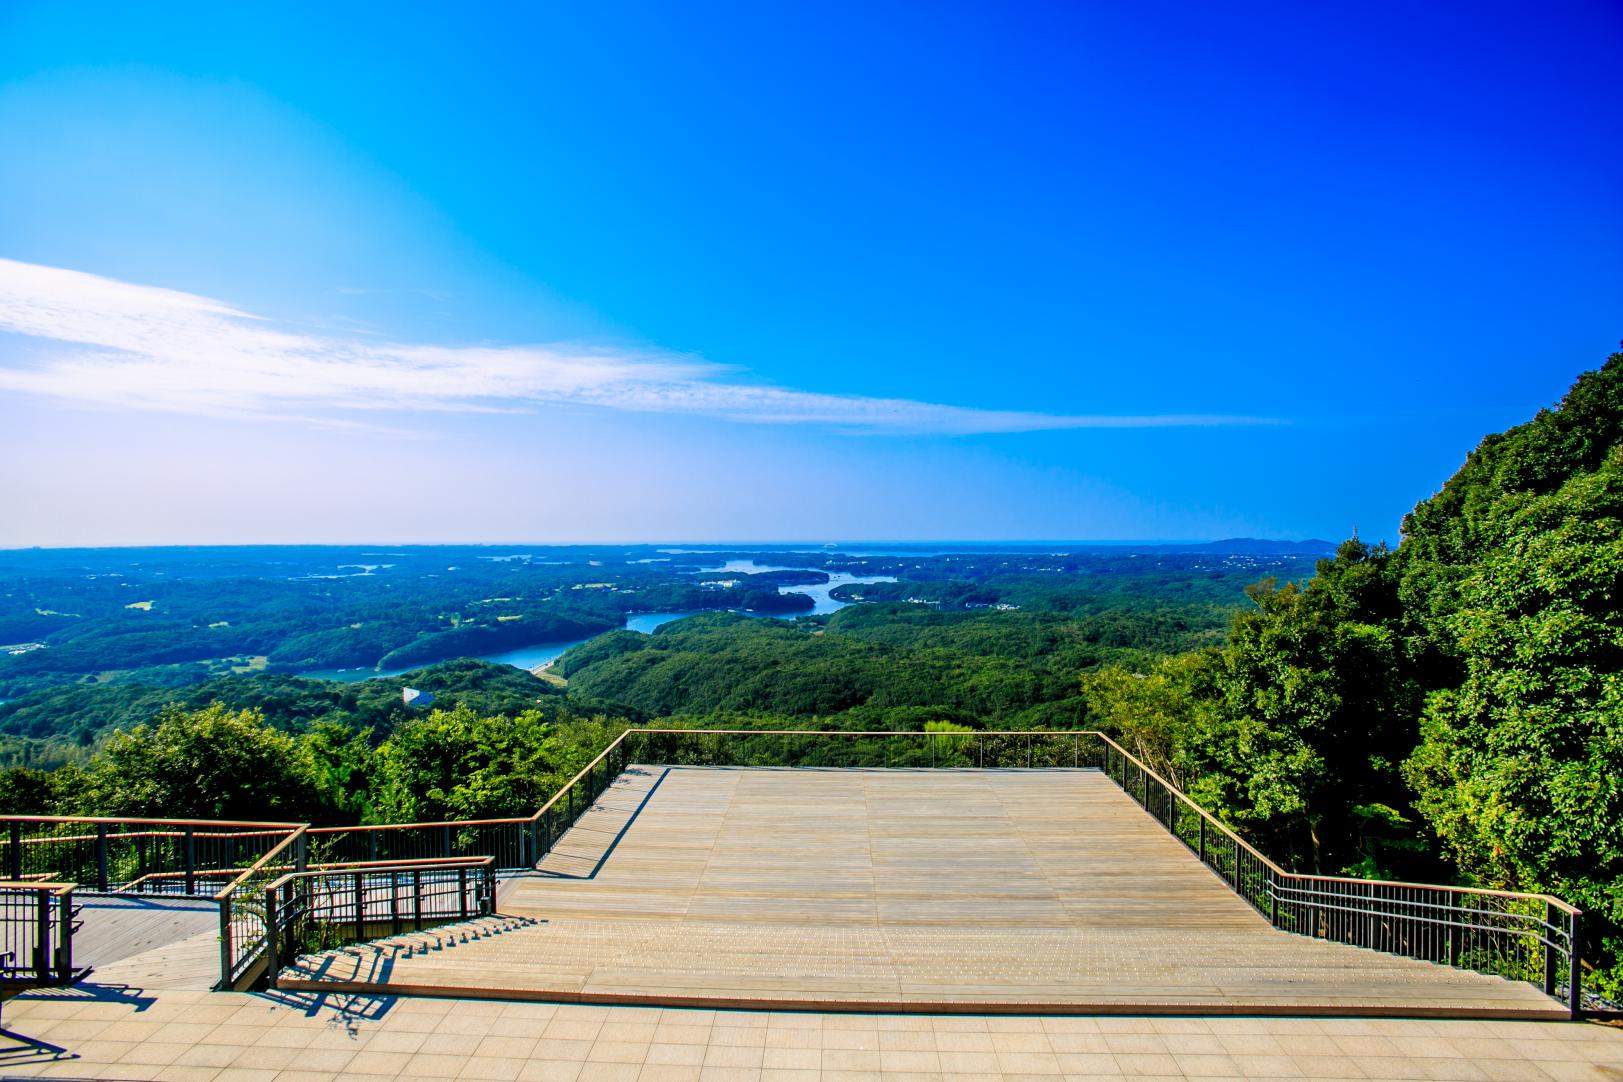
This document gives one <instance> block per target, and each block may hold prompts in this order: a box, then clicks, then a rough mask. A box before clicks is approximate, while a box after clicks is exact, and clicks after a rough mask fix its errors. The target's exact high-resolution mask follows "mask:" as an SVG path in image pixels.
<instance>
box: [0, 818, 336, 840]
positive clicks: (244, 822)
mask: <svg viewBox="0 0 1623 1082" xmlns="http://www.w3.org/2000/svg"><path fill="white" fill-rule="evenodd" d="M0 822H6V823H11V822H23V823H155V824H158V825H160V826H197V827H265V828H267V830H266V831H265V833H270V832H274V831H276V830H292V829H293V828H294V827H300V826H304V824H303V823H273V822H266V821H264V820H259V819H148V818H145V817H122V816H116V815H0ZM0 840H3V839H0Z"/></svg>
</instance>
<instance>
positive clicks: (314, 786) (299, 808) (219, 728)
mask: <svg viewBox="0 0 1623 1082" xmlns="http://www.w3.org/2000/svg"><path fill="white" fill-rule="evenodd" d="M83 810H84V811H86V812H92V813H95V814H100V815H126V816H153V817H164V818H181V819H193V818H195V819H270V820H275V821H284V820H285V821H301V822H303V821H308V820H309V819H311V818H316V817H319V816H320V815H321V814H322V813H324V812H325V810H326V808H325V801H324V800H323V799H322V796H321V792H320V787H319V785H318V783H317V780H316V774H315V771H314V769H313V766H312V763H311V760H310V757H309V755H308V753H307V752H306V751H305V749H304V748H302V747H301V746H300V745H299V743H298V742H297V741H295V740H294V739H293V738H292V737H290V736H288V735H287V734H285V733H280V732H277V731H276V730H275V729H273V728H271V727H270V726H269V725H266V724H265V721H264V718H263V716H262V715H260V713H259V712H258V711H256V710H240V711H232V710H228V709H227V708H225V707H224V706H221V705H219V704H218V703H216V704H214V705H212V706H208V707H205V708H203V709H201V710H182V709H180V708H178V707H170V708H167V709H165V710H164V711H162V712H161V713H160V714H159V715H158V719H157V723H156V724H155V725H137V726H136V727H135V728H133V729H130V730H129V731H127V732H121V733H114V734H113V735H112V736H111V737H110V738H108V740H107V743H106V744H105V745H104V746H103V748H102V750H101V753H100V754H99V755H98V756H97V758H96V760H95V761H94V764H93V765H92V767H91V768H90V770H89V772H88V777H87V778H86V785H85V793H84V798H83Z"/></svg>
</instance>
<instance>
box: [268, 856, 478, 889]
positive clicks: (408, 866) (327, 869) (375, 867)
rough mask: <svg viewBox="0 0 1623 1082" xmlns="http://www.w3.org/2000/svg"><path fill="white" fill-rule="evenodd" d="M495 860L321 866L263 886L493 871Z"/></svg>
mask: <svg viewBox="0 0 1623 1082" xmlns="http://www.w3.org/2000/svg"><path fill="white" fill-rule="evenodd" d="M495 866H496V858H495V857H444V858H440V859H437V860H400V861H393V860H369V861H356V862H354V863H351V864H321V865H317V866H315V867H312V868H307V869H305V870H304V871H302V872H288V873H287V874H286V875H284V876H282V877H281V878H280V879H277V880H275V881H274V882H271V883H267V884H265V889H266V890H277V889H279V888H281V887H284V886H286V885H287V884H289V883H291V882H293V881H294V880H295V879H317V878H320V877H321V876H324V875H364V874H365V873H367V872H417V871H433V870H436V869H442V870H445V871H457V870H459V869H462V868H480V869H494V868H495Z"/></svg>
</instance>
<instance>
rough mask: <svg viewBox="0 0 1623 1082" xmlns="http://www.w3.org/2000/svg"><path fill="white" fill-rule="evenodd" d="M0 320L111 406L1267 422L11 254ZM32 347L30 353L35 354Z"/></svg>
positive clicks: (1029, 425) (925, 421) (1017, 424)
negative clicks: (293, 311)
mask: <svg viewBox="0 0 1623 1082" xmlns="http://www.w3.org/2000/svg"><path fill="white" fill-rule="evenodd" d="M0 331H4V332H10V333H11V334H14V335H19V336H23V337H24V338H27V339H31V340H33V341H34V342H35V343H36V344H37V346H36V348H34V349H32V350H4V349H3V348H0V390H5V391H12V392H20V393H26V394H34V395H41V396H46V397H51V398H56V399H63V400H68V401H73V402H79V403H84V404H90V405H98V406H103V407H109V408H120V409H140V410H163V411H169V412H178V413H191V414H202V415H207V416H215V417H221V416H225V417H254V418H259V419H264V420H280V421H287V420H294V421H300V422H304V423H309V424H318V425H326V426H338V427H352V426H355V425H357V424H360V425H363V426H365V427H369V428H375V427H381V426H372V425H370V424H369V423H368V422H362V421H357V420H355V419H353V414H354V413H356V412H363V413H364V412H371V411H404V412H425V411H437V412H464V413H465V412H482V413H512V412H528V411H530V410H532V409H533V408H535V407H536V406H537V405H544V404H566V405H567V404H575V405H585V406H594V407H601V408H604V409H611V410H623V411H634V412H641V413H668V414H690V415H698V416H705V417H715V418H720V419H724V420H730V421H738V422H747V423H754V424H775V425H782V424H799V425H806V424H810V425H820V426H825V427H831V428H838V429H844V430H848V431H853V432H865V433H910V434H939V435H972V434H985V433H1007V432H1034V431H1043V430H1054V429H1074V428H1153V427H1173V426H1196V425H1200V426H1204V425H1246V424H1270V423H1275V422H1273V421H1270V420H1269V419H1267V418H1258V417H1231V416H1208V415H1181V414H1173V415H1150V416H1110V415H1093V416H1077V415H1056V414H1048V413H1028V412H1023V411H1011V410H982V409H974V408H969V407H962V406H951V405H943V404H937V403H931V402H916V401H911V400H908V399H897V398H871V397H866V396H863V395H837V394H818V393H814V392H809V391H798V390H793V389H788V388H779V387H771V386H767V385H763V384H751V383H746V382H737V381H736V380H728V379H726V378H724V377H725V376H726V375H727V374H728V373H729V371H730V370H729V369H726V368H724V367H722V366H720V365H714V364H710V363H708V362H705V361H703V360H700V359H697V358H692V357H686V356H681V355H678V354H671V353H662V352H659V351H655V350H637V349H630V348H620V347H594V346H587V345H576V344H568V343H565V344H557V345H540V346H436V345H414V344H383V343H379V342H376V341H352V340H347V339H344V338H340V337H336V336H331V335H322V334H312V333H299V332H295V331H290V330H285V329H281V328H278V327H277V326H275V325H274V324H273V323H272V322H271V321H269V320H267V319H265V318H263V317H260V316H257V315H254V314H253V313H250V312H245V311H242V310H241V309H238V308H235V307H232V306H231V305H229V304H226V303H224V302H221V301H217V300H213V299H211V298H208V297H201V296H197V295H195V294H191V293H183V292H179V291H176V290H169V289H158V288H154V287H150V286H141V285H134V284H131V283H127V282H120V281H116V280H114V279H111V278H103V277H99V276H97V275H92V274H84V273H81V272H79V271H70V270H62V269H59V268H54V267H45V266H39V265H37V264H31V263H21V262H16V261H12V260H5V259H0ZM25 352H26V353H33V354H37V357H36V358H34V359H33V360H32V363H29V362H27V361H25V360H24V359H23V357H22V356H21V354H23V353H25ZM330 412H340V413H350V414H351V419H347V420H339V419H337V418H333V417H330V416H326V414H328V413H330Z"/></svg>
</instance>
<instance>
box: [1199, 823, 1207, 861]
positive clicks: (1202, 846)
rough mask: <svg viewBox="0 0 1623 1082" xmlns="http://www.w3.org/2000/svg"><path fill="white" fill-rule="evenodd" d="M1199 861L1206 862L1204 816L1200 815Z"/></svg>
mask: <svg viewBox="0 0 1623 1082" xmlns="http://www.w3.org/2000/svg"><path fill="white" fill-rule="evenodd" d="M1199 818H1200V862H1201V863H1202V864H1205V863H1206V817H1205V816H1204V815H1202V816H1200V817H1199Z"/></svg>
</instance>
